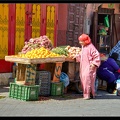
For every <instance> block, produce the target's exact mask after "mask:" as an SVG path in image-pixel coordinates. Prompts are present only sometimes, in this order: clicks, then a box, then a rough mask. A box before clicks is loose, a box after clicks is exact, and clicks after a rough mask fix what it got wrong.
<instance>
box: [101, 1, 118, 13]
mask: <svg viewBox="0 0 120 120" xmlns="http://www.w3.org/2000/svg"><path fill="white" fill-rule="evenodd" d="M113 4H114V3H113ZM119 5H120V4H118V3H116V4H114V7H113V8H114V9H115V11H114V13H115V14H120V10H119ZM102 8H108V4H102Z"/></svg>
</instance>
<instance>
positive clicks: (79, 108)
mask: <svg viewBox="0 0 120 120" xmlns="http://www.w3.org/2000/svg"><path fill="white" fill-rule="evenodd" d="M2 96H4V98H1V99H0V116H1V117H3V116H4V117H6V116H7V117H9V116H11V117H16V116H17V117H23V116H25V117H29V116H34V117H70V116H73V117H78V116H82V117H86V116H88V117H91V116H92V117H93V116H94V117H96V116H102V117H104V116H105V117H107V116H108V117H110V116H115V117H117V116H120V96H117V95H116V94H109V93H107V92H106V91H102V90H98V96H97V97H96V98H95V99H90V100H83V98H82V96H81V95H80V94H77V93H75V92H68V93H66V94H64V95H63V96H49V97H39V100H37V101H23V100H18V99H13V98H10V97H9V86H3V87H0V97H2Z"/></svg>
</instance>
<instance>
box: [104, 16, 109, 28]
mask: <svg viewBox="0 0 120 120" xmlns="http://www.w3.org/2000/svg"><path fill="white" fill-rule="evenodd" d="M104 25H105V27H110V25H109V18H108V15H107V16H106V17H105V18H104Z"/></svg>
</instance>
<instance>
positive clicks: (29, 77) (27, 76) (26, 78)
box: [15, 63, 37, 85]
mask: <svg viewBox="0 0 120 120" xmlns="http://www.w3.org/2000/svg"><path fill="white" fill-rule="evenodd" d="M36 68H37V65H34V64H20V63H18V66H17V72H16V79H15V82H16V83H17V84H23V85H35V77H36Z"/></svg>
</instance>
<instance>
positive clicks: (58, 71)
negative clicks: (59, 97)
mask: <svg viewBox="0 0 120 120" xmlns="http://www.w3.org/2000/svg"><path fill="white" fill-rule="evenodd" d="M62 63H63V62H56V65H55V70H54V75H53V80H52V82H60V74H61V70H62Z"/></svg>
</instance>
